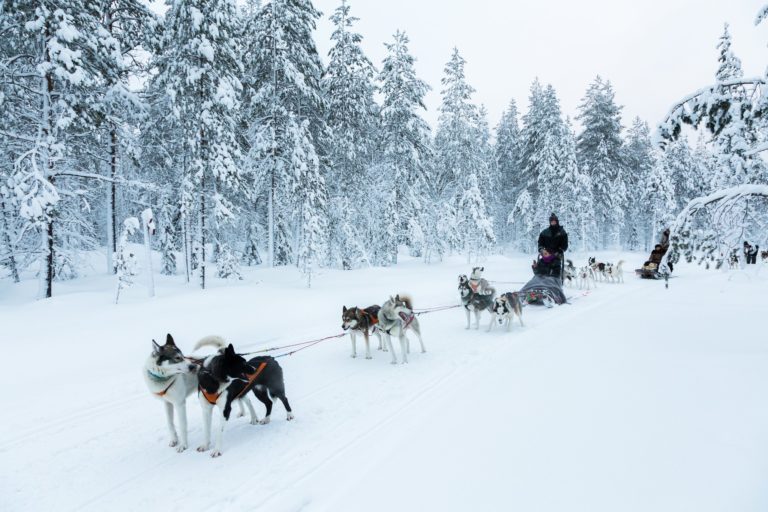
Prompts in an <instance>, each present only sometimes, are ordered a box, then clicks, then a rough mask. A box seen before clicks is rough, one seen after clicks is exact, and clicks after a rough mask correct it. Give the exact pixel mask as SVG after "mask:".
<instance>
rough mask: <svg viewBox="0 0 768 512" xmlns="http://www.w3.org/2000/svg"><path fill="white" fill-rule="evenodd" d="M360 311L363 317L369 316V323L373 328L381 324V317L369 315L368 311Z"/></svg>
mask: <svg viewBox="0 0 768 512" xmlns="http://www.w3.org/2000/svg"><path fill="white" fill-rule="evenodd" d="M359 311H360V313H362V314H363V316H367V317H368V321H369V322H370V324H371V325H372V326H373V325H376V324H377V323H379V317H377V316H375V315H374V314H372V313H369V312H368V311H366V310H364V309H360V310H359Z"/></svg>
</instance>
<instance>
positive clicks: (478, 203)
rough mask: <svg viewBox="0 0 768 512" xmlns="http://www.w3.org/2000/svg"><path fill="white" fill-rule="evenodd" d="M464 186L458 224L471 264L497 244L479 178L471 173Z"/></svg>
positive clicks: (468, 260)
mask: <svg viewBox="0 0 768 512" xmlns="http://www.w3.org/2000/svg"><path fill="white" fill-rule="evenodd" d="M462 184H463V189H464V191H463V193H462V195H461V199H460V200H459V207H458V212H457V213H458V215H457V217H458V219H457V220H458V222H457V224H458V228H459V233H461V240H463V242H464V252H466V254H467V263H470V262H471V261H472V257H473V256H474V258H475V261H477V259H478V257H480V256H483V255H485V254H487V252H488V250H489V249H490V248H491V247H493V245H494V244H495V243H496V236H495V235H494V234H493V220H492V219H490V218H488V214H487V212H486V208H485V200H483V195H482V194H481V193H480V187H479V186H478V184H477V176H476V175H475V174H474V173H470V174H469V175H467V177H466V178H465V179H463V180H462Z"/></svg>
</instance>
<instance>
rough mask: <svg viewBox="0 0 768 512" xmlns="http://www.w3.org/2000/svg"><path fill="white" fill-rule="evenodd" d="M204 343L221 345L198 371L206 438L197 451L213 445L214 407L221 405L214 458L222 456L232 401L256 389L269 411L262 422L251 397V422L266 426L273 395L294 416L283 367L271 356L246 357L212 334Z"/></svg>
mask: <svg viewBox="0 0 768 512" xmlns="http://www.w3.org/2000/svg"><path fill="white" fill-rule="evenodd" d="M203 345H213V346H217V347H219V351H218V353H217V354H215V355H211V356H209V357H207V358H206V359H205V361H204V362H203V366H202V368H201V369H200V370H199V371H198V381H199V391H200V392H199V399H200V405H201V406H202V408H203V434H204V441H203V444H201V445H200V446H199V447H198V448H197V451H199V452H204V451H207V450H208V449H210V447H211V416H212V415H213V410H214V409H215V408H218V410H219V412H220V413H221V415H220V416H219V425H218V428H217V430H216V441H215V444H214V448H213V451H212V452H211V457H218V456H220V455H221V447H222V437H223V436H224V426H225V425H226V422H227V420H229V415H230V413H231V412H232V402H234V401H239V400H243V399H244V398H245V395H247V393H248V392H249V391H253V394H255V395H256V398H258V399H259V401H261V402H262V403H263V404H264V406H265V407H266V408H267V414H266V416H265V417H264V419H263V420H261V421H258V418H257V416H256V412H255V411H254V410H253V406H252V405H251V403H250V402H249V401H248V400H245V403H246V405H247V406H248V409H249V411H250V413H251V424H256V423H257V422H258V423H260V424H262V425H266V424H267V423H269V418H270V415H271V413H272V400H271V398H270V397H272V398H278V399H279V400H280V401H281V402H282V403H283V406H284V407H285V410H286V411H287V419H288V421H290V420H292V419H293V418H294V416H293V412H292V411H291V406H290V404H289V403H288V399H287V398H286V396H285V383H284V381H283V369H282V368H281V367H280V365H279V364H278V363H277V361H276V360H275V359H274V358H273V357H270V356H260V357H254V358H252V359H249V360H248V361H246V360H245V358H244V357H243V356H241V355H240V354H237V353H236V352H235V349H234V347H233V346H232V344H231V343H230V344H228V345H227V346H226V347H224V346H223V345H224V343H223V340H222V339H221V338H218V337H210V338H207V339H203V340H201V342H199V343H198V345H197V346H196V347H195V348H200V347H201V346H203Z"/></svg>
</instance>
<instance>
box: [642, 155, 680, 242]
mask: <svg viewBox="0 0 768 512" xmlns="http://www.w3.org/2000/svg"><path fill="white" fill-rule="evenodd" d="M641 187H642V190H643V196H642V198H641V201H642V204H643V205H644V208H645V209H646V212H647V214H648V216H649V219H650V240H651V244H656V243H658V240H659V236H660V233H661V232H662V231H663V230H664V229H666V228H668V227H669V226H670V224H671V223H672V221H673V220H674V218H675V212H676V210H677V201H676V200H675V184H674V178H673V176H672V172H671V170H670V168H669V161H668V159H667V158H666V155H664V153H663V152H661V151H655V152H654V154H653V165H652V167H651V171H650V174H649V175H648V177H647V178H646V179H645V181H644V182H643V183H641Z"/></svg>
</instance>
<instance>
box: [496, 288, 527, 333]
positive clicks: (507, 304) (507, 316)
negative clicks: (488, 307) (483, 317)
mask: <svg viewBox="0 0 768 512" xmlns="http://www.w3.org/2000/svg"><path fill="white" fill-rule="evenodd" d="M493 314H494V317H495V320H496V321H497V322H499V325H504V324H505V322H506V326H507V330H508V331H509V330H511V329H512V318H513V317H515V316H517V319H518V320H520V327H522V326H523V308H522V307H521V306H520V296H519V295H518V294H517V292H507V293H503V294H501V295H500V296H498V297H496V300H494V301H493ZM493 320H494V319H491V325H490V326H489V327H488V330H489V331H490V330H491V327H493Z"/></svg>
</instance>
